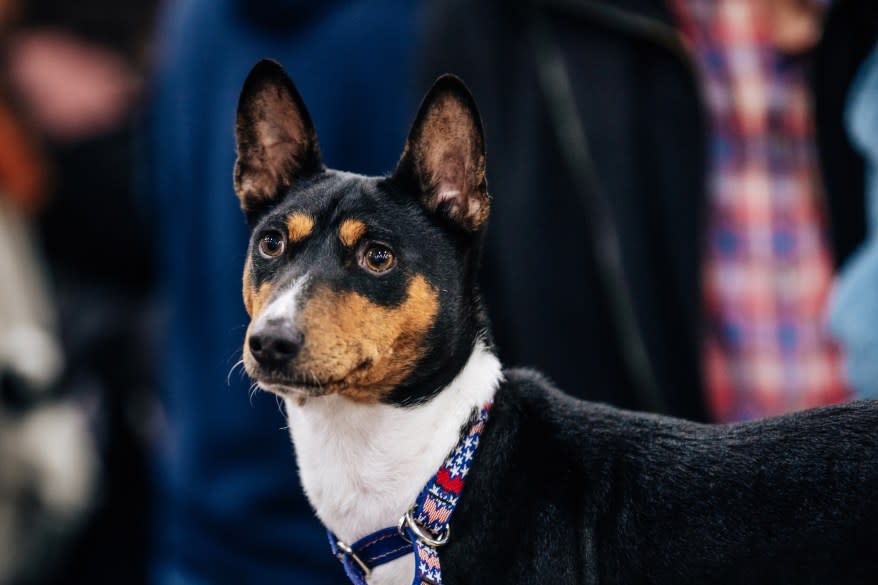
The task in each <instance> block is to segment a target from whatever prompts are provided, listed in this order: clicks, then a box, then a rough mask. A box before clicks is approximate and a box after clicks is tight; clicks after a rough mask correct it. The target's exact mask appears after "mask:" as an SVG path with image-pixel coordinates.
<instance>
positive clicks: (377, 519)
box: [286, 341, 502, 543]
mask: <svg viewBox="0 0 878 585" xmlns="http://www.w3.org/2000/svg"><path fill="white" fill-rule="evenodd" d="M501 376H502V374H501V368H500V362H499V360H498V359H497V357H496V356H495V355H494V354H493V353H492V352H491V351H490V350H489V349H487V348H486V347H485V345H484V344H483V343H482V342H481V341H479V342H477V343H476V345H475V347H474V349H473V352H472V354H471V355H470V358H469V360H468V361H467V362H466V365H465V366H464V367H463V368H462V369H461V371H460V372H459V373H458V375H457V376H456V377H455V378H454V379H453V380H452V382H451V383H450V384H449V385H448V386H446V387H445V388H444V389H443V390H442V391H441V392H439V393H438V394H437V395H436V396H434V397H433V398H431V399H430V400H429V401H427V402H425V403H423V404H418V405H414V406H407V407H400V406H391V405H385V404H376V405H364V404H358V403H355V402H352V401H350V400H348V399H346V398H341V397H339V396H336V395H332V396H324V397H318V398H309V399H308V400H306V401H305V402H304V403H302V404H299V403H297V401H296V400H295V399H288V400H287V401H286V407H287V414H288V417H289V424H290V434H291V435H292V438H293V443H294V445H295V448H296V458H297V460H298V463H299V474H300V476H301V481H302V485H303V486H304V488H305V493H306V494H307V495H308V499H309V500H310V501H311V505H312V506H314V509H315V510H316V512H317V516H318V517H319V518H320V520H321V521H322V522H323V524H324V525H325V526H326V527H327V528H329V529H330V530H332V531H333V532H334V533H335V534H336V535H337V536H338V537H339V538H340V539H342V540H344V541H345V542H348V543H353V542H355V541H357V540H358V539H360V538H362V537H363V536H366V535H367V534H369V533H371V532H374V531H376V530H379V529H381V528H386V527H388V526H393V525H395V524H396V522H397V520H398V519H399V517H400V516H401V515H402V514H403V513H404V512H405V511H406V510H407V509H408V508H409V506H411V505H412V504H413V503H414V501H415V498H416V497H417V495H418V494H419V493H420V491H421V489H422V488H423V487H424V485H425V484H426V483H427V481H428V480H429V479H430V478H431V477H432V476H433V474H435V473H436V471H437V470H438V469H439V467H440V466H441V464H442V462H443V460H444V459H445V457H446V456H447V455H448V453H449V452H450V451H451V450H452V449H453V448H454V446H455V445H456V444H457V441H458V440H459V438H460V432H461V428H462V427H463V426H464V425H465V424H466V423H467V421H468V420H469V419H470V416H471V415H472V412H473V409H475V408H478V407H481V406H482V405H483V404H484V403H485V402H487V401H489V400H491V399H492V398H493V396H494V392H495V391H496V389H497V386H498V384H499V383H500V380H501Z"/></svg>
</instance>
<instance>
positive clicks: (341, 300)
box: [296, 275, 439, 402]
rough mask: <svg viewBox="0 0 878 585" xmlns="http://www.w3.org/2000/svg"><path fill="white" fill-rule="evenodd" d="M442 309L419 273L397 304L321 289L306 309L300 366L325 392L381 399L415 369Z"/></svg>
mask: <svg viewBox="0 0 878 585" xmlns="http://www.w3.org/2000/svg"><path fill="white" fill-rule="evenodd" d="M438 309H439V300H438V295H437V292H436V290H435V289H434V288H433V287H431V286H430V285H429V284H428V283H427V281H426V279H425V278H424V277H423V276H421V275H418V276H416V277H414V278H413V279H412V280H411V282H410V283H409V287H408V296H407V298H406V301H405V302H404V303H403V304H402V305H400V306H399V307H394V308H388V307H382V306H380V305H377V304H375V303H373V302H372V301H370V300H368V299H367V298H366V297H364V296H362V295H360V294H357V293H352V292H335V291H331V290H326V289H325V290H320V291H317V292H316V293H315V295H314V296H313V297H312V298H311V300H310V301H309V302H308V303H307V305H306V306H305V308H304V310H303V313H302V325H303V330H304V333H305V345H304V347H303V348H302V353H301V354H300V355H299V358H298V359H297V360H296V368H297V369H298V370H300V371H301V372H302V374H303V375H305V376H308V377H313V378H314V379H315V381H318V382H320V383H321V384H323V385H324V386H325V387H326V388H325V389H326V390H327V391H335V392H338V393H339V394H342V395H344V396H346V397H348V398H350V399H352V400H355V401H358V402H377V401H378V400H380V399H381V397H382V396H384V395H386V394H387V393H389V392H390V391H391V390H392V389H393V388H394V387H395V386H396V385H398V384H399V383H400V382H402V381H403V380H404V379H405V378H406V377H407V376H408V375H409V374H410V373H411V371H412V369H413V368H414V367H415V364H416V363H417V361H418V359H419V358H420V357H421V356H422V354H423V349H424V343H423V342H424V339H425V337H426V335H427V333H428V331H429V330H430V328H431V326H432V325H433V322H434V320H435V318H436V314H437V312H438Z"/></svg>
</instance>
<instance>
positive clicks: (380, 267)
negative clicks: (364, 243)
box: [362, 244, 396, 272]
mask: <svg viewBox="0 0 878 585" xmlns="http://www.w3.org/2000/svg"><path fill="white" fill-rule="evenodd" d="M362 264H363V265H364V266H365V268H367V269H369V270H371V271H372V272H387V271H388V270H390V269H391V268H393V266H394V265H395V264H396V257H395V256H394V255H393V250H391V249H390V248H388V247H387V246H385V245H384V244H371V245H370V246H369V247H368V248H366V250H365V252H364V253H363V258H362Z"/></svg>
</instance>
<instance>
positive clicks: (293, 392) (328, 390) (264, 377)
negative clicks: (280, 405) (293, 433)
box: [253, 372, 347, 396]
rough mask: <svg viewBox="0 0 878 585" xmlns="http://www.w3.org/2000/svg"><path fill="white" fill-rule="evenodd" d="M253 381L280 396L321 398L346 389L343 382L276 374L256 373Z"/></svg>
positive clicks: (345, 383) (345, 384)
mask: <svg viewBox="0 0 878 585" xmlns="http://www.w3.org/2000/svg"><path fill="white" fill-rule="evenodd" d="M253 379H254V381H255V382H256V383H257V384H258V385H259V387H260V388H262V389H263V390H267V391H269V392H273V393H274V394H278V395H281V396H302V395H306V396H322V395H325V394H332V393H334V392H337V391H339V390H343V389H344V388H346V387H347V382H345V381H344V380H318V379H316V378H310V377H309V378H306V377H303V376H291V375H288V374H281V373H277V372H266V373H256V375H255V376H253Z"/></svg>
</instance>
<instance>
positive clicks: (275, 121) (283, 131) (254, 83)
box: [235, 59, 323, 215]
mask: <svg viewBox="0 0 878 585" xmlns="http://www.w3.org/2000/svg"><path fill="white" fill-rule="evenodd" d="M235 140H236V144H237V153H238V160H237V162H236V163H235V192H236V193H237V194H238V198H239V199H240V200H241V208H242V209H243V210H244V211H245V212H246V213H248V215H249V214H251V213H253V212H256V211H258V210H260V209H262V208H264V207H265V206H267V205H269V204H271V203H273V202H274V200H275V199H276V198H277V197H278V196H279V195H281V194H283V192H284V191H286V190H287V189H288V188H289V187H291V186H292V185H293V184H294V183H295V181H296V180H297V179H299V178H302V177H305V176H308V175H310V174H314V173H317V172H319V171H320V170H321V169H322V168H323V165H322V162H321V160H320V149H319V147H318V146H317V134H316V133H315V132H314V125H313V124H312V123H311V116H310V115H308V110H307V109H306V108H305V104H304V103H303V102H302V98H301V96H300V95H299V92H298V91H296V86H295V85H293V82H292V80H290V78H289V77H288V76H287V74H286V73H285V72H284V70H283V68H282V67H281V66H280V65H279V64H277V63H276V62H274V61H271V60H268V59H264V60H262V61H260V62H259V63H257V64H256V66H255V67H253V70H252V71H250V75H248V76H247V80H246V81H245V82H244V88H243V89H242V90H241V97H240V98H239V100H238V117H237V123H236V128H235Z"/></svg>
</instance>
